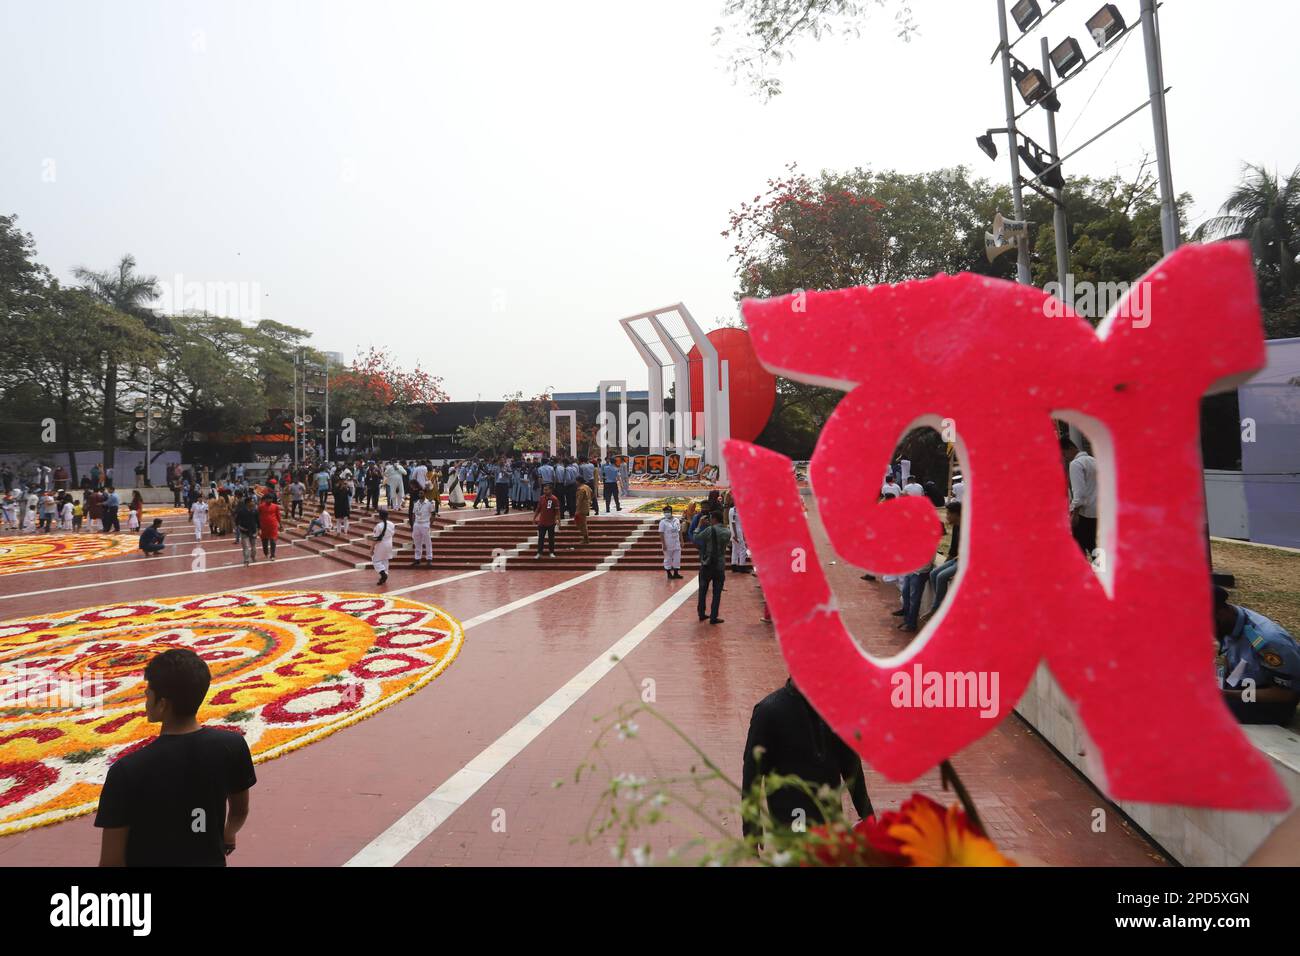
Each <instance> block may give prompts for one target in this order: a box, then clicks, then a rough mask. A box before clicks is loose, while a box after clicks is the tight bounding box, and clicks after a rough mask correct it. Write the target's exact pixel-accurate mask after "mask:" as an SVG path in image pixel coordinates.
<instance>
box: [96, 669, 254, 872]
mask: <svg viewBox="0 0 1300 956" xmlns="http://www.w3.org/2000/svg"><path fill="white" fill-rule="evenodd" d="M144 679H145V683H146V684H147V689H146V691H145V716H146V718H147V719H148V720H149V722H150V723H161V724H162V730H161V731H160V732H159V735H158V739H157V740H155V741H154V742H153V743H151V744H149V746H147V747H144V748H142V749H140V750H137V751H136V752H135V753H132V754H128V755H126V756H125V757H122V758H121V759H120V760H118V761H117V762H116V763H114V764H113V765H112V766H111V767H109V770H108V778H107V779H106V780H105V781H104V790H103V792H102V793H101V794H100V795H99V812H98V813H97V814H96V816H95V826H97V827H101V828H102V829H103V831H104V835H103V840H102V842H101V845H100V856H99V865H100V866H225V865H226V856H227V855H228V854H230V853H231V852H232V851H233V850H234V849H235V834H236V833H238V832H239V829H240V827H242V826H243V825H244V822H245V821H246V820H247V819H248V791H249V788H250V787H252V786H253V785H254V784H255V783H257V777H256V775H255V774H254V773H253V758H252V755H251V754H250V753H249V751H248V744H246V743H245V742H244V738H243V737H242V736H240V735H239V734H237V733H233V732H231V731H228V730H217V729H215V728H212V727H201V726H199V722H198V720H196V719H195V714H197V713H198V710H199V705H200V704H202V703H203V699H204V698H205V697H207V695H208V687H209V685H210V684H211V682H212V674H211V672H210V671H209V670H208V665H207V664H206V663H204V662H203V660H202V658H200V657H199V656H198V655H197V654H195V653H194V652H193V651H191V650H188V649H184V648H173V649H172V650H169V651H164V652H163V653H161V654H159V655H158V656H157V657H155V658H154V659H153V660H151V661H150V662H149V664H148V665H147V666H146V667H145V669H144ZM227 807H228V808H229V812H227Z"/></svg>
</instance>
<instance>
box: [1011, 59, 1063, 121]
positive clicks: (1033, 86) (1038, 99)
mask: <svg viewBox="0 0 1300 956" xmlns="http://www.w3.org/2000/svg"><path fill="white" fill-rule="evenodd" d="M1011 78H1012V79H1013V80H1015V82H1016V89H1017V90H1019V91H1020V98H1021V99H1023V100H1024V101H1025V104H1026V105H1027V106H1034V105H1038V104H1041V105H1042V106H1044V107H1046V108H1047V109H1049V110H1051V111H1052V112H1053V113H1055V112H1056V111H1057V110H1059V109H1060V108H1061V101H1060V100H1058V99H1057V98H1056V94H1055V93H1054V92H1053V91H1052V84H1051V83H1050V82H1049V81H1048V79H1047V77H1045V76H1044V75H1043V71H1042V70H1037V69H1034V68H1032V67H1028V66H1026V65H1025V64H1024V63H1022V62H1020V61H1019V60H1017V59H1016V58H1015V57H1012V58H1011Z"/></svg>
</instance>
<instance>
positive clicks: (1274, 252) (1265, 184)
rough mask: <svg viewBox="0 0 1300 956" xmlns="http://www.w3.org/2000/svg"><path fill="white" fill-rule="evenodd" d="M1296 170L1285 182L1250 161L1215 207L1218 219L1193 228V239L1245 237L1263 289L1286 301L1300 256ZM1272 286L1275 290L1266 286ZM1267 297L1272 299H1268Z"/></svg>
mask: <svg viewBox="0 0 1300 956" xmlns="http://www.w3.org/2000/svg"><path fill="white" fill-rule="evenodd" d="M1298 237H1300V166H1297V167H1296V168H1295V169H1294V170H1292V172H1291V175H1290V176H1288V177H1287V178H1286V179H1285V180H1283V179H1281V178H1280V177H1279V176H1278V175H1277V174H1276V173H1270V172H1269V171H1268V170H1266V169H1265V168H1264V167H1263V166H1262V165H1254V164H1251V163H1248V164H1247V165H1246V166H1245V168H1244V170H1243V178H1242V181H1241V182H1240V183H1239V184H1238V185H1237V188H1236V189H1234V190H1233V191H1232V193H1231V194H1229V196H1228V198H1227V199H1226V200H1225V201H1224V203H1223V205H1222V206H1221V207H1220V208H1219V215H1217V216H1214V217H1213V218H1211V219H1208V220H1206V221H1205V222H1203V223H1202V224H1201V225H1200V226H1198V227H1197V228H1196V232H1195V233H1194V238H1196V239H1197V241H1204V240H1207V239H1248V240H1250V244H1251V248H1252V249H1253V250H1254V253H1255V259H1256V260H1257V262H1258V263H1259V268H1260V271H1261V275H1260V285H1261V291H1262V292H1264V293H1265V294H1268V293H1274V295H1275V296H1276V298H1277V299H1285V298H1287V297H1288V296H1290V295H1291V293H1292V292H1293V291H1295V268H1296V263H1295V259H1296V255H1297V253H1300V238H1298ZM1273 285H1276V290H1274V289H1272V288H1270V286H1273ZM1269 298H1270V299H1272V298H1274V296H1269Z"/></svg>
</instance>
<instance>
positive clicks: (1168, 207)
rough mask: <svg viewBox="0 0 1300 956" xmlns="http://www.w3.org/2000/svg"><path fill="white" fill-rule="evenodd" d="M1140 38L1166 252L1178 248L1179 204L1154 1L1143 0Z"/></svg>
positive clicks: (1158, 27)
mask: <svg viewBox="0 0 1300 956" xmlns="http://www.w3.org/2000/svg"><path fill="white" fill-rule="evenodd" d="M1142 41H1143V43H1144V44H1145V45H1146V55H1147V87H1148V88H1149V90H1150V93H1151V122H1152V125H1154V127H1155V140H1156V169H1157V171H1158V173H1159V176H1160V239H1161V241H1162V243H1163V245H1164V253H1165V255H1169V253H1171V252H1173V251H1174V250H1175V249H1177V248H1178V206H1177V200H1176V198H1175V196H1174V179H1173V174H1172V173H1171V172H1170V169H1169V124H1168V119H1167V117H1166V114H1165V70H1164V64H1163V62H1162V60H1161V56H1160V21H1159V20H1158V19H1157V16H1156V0H1142Z"/></svg>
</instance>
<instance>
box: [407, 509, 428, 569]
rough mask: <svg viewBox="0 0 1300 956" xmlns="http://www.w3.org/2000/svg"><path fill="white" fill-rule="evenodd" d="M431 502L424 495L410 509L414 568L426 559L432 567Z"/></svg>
mask: <svg viewBox="0 0 1300 956" xmlns="http://www.w3.org/2000/svg"><path fill="white" fill-rule="evenodd" d="M432 521H433V502H432V501H430V500H429V498H428V496H427V495H426V496H425V497H423V498H420V499H419V500H417V501H416V502H415V505H414V507H412V509H411V537H412V538H413V539H414V540H415V565H414V566H415V567H417V568H418V567H419V566H420V561H421V560H422V559H423V558H425V557H427V558H428V560H429V567H433V530H432V528H431V525H430V523H431V522H432Z"/></svg>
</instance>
